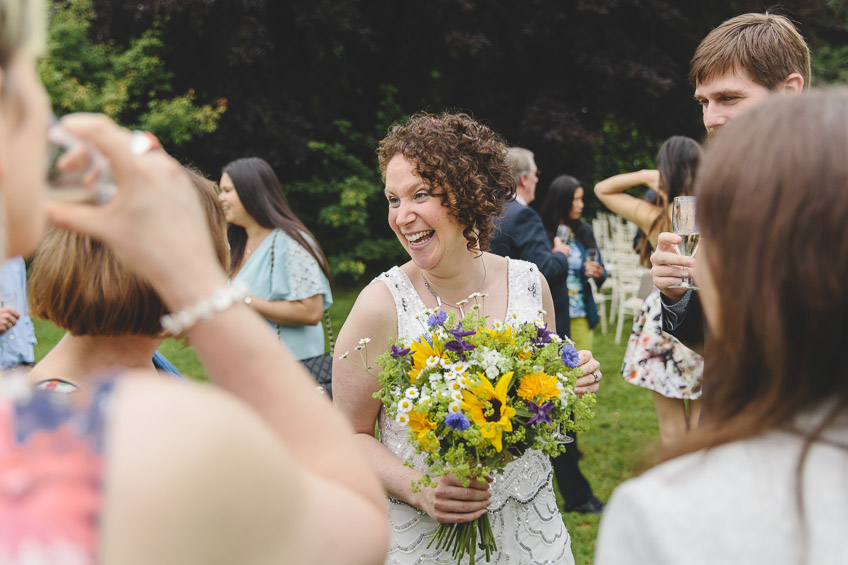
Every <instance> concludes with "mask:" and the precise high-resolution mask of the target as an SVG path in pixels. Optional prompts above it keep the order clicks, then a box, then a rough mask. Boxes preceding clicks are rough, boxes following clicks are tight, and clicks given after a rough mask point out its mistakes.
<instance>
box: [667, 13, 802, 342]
mask: <svg viewBox="0 0 848 565" xmlns="http://www.w3.org/2000/svg"><path fill="white" fill-rule="evenodd" d="M689 80H690V82H691V83H692V86H694V87H695V100H696V101H698V102H699V103H700V104H701V108H702V110H703V116H704V127H705V128H706V130H707V135H708V136H713V135H715V134H716V132H718V131H719V130H720V129H721V127H722V126H724V125H725V124H727V123H728V122H730V121H731V120H732V119H733V118H734V117H736V116H738V115H740V114H742V113H743V112H745V111H747V110H748V109H750V108H752V107H753V106H754V105H756V104H757V103H758V102H760V101H762V100H763V99H765V98H766V97H767V96H769V95H770V94H772V93H787V94H792V93H799V92H801V91H802V90H803V89H804V88H806V87H808V86H809V83H810V50H809V48H808V47H807V43H806V42H805V41H804V38H803V37H802V36H801V35H800V34H799V33H798V31H797V30H796V29H795V26H794V25H792V22H791V21H789V19H787V18H786V17H784V16H780V15H776V14H770V13H765V14H759V13H751V14H742V15H740V16H736V17H734V18H731V19H729V20H727V21H725V22H724V23H722V24H721V25H719V26H718V27H717V28H715V29H714V30H712V31H711V32H710V33H709V34H708V35H707V36H706V37H705V38H704V39H703V41H701V43H700V44H699V45H698V48H697V49H696V50H695V55H694V56H693V57H692V61H691V64H690V71H689ZM678 241H679V237H678V236H677V235H675V234H671V233H663V234H660V236H659V241H658V244H657V250H656V251H655V252H654V254H653V255H652V256H651V263H652V265H653V266H652V268H651V274H652V275H653V279H654V285H656V286H657V288H659V289H660V291H662V302H663V312H662V315H663V320H662V322H663V330H664V331H666V332H668V333H669V334H671V335H673V336H675V337H676V338H678V339H679V340H680V341H682V342H683V343H684V344H686V345H687V346H689V347H692V348H693V349H701V348H702V347H703V343H704V318H703V313H702V311H701V303H700V300H699V298H698V295H697V293H693V292H692V291H691V290H683V289H676V288H669V287H671V286H673V285H676V284H678V283H680V280H681V275H682V272H683V267H686V268H688V269H693V268H695V266H696V258H695V257H684V256H682V255H680V254H678V253H677V251H676V247H675V246H676V243H677V242H678Z"/></svg>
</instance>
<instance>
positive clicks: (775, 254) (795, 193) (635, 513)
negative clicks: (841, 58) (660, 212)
mask: <svg viewBox="0 0 848 565" xmlns="http://www.w3.org/2000/svg"><path fill="white" fill-rule="evenodd" d="M846 155H848V90H845V89H844V88H842V89H835V90H831V91H820V92H814V91H813V92H809V93H805V94H799V95H795V96H783V95H772V96H771V97H769V98H768V99H767V100H764V101H762V102H759V103H758V104H757V106H756V107H754V108H752V109H750V110H748V111H746V113H745V114H743V115H741V116H738V117H736V118H734V119H733V121H732V122H731V123H729V124H728V125H727V126H724V127H723V128H722V129H721V131H720V132H719V133H718V134H716V136H715V138H714V139H713V140H712V141H711V142H710V146H709V147H708V148H707V151H706V155H705V157H704V162H703V165H702V167H701V169H700V172H699V174H698V181H697V183H696V184H697V186H696V188H695V193H696V195H697V196H698V224H699V227H700V229H701V242H700V250H699V251H698V254H699V255H700V256H699V258H698V269H697V271H696V272H695V277H696V281H697V285H698V287H699V289H700V290H699V291H698V292H699V293H700V295H701V304H702V305H703V308H704V317H705V318H706V321H707V324H708V325H709V329H710V332H709V336H708V339H707V342H706V344H705V345H706V355H705V358H706V360H707V365H706V368H705V378H706V379H708V380H709V383H710V387H709V400H708V402H709V405H708V406H707V408H708V414H709V418H707V419H706V420H705V421H704V423H703V424H702V425H701V426H700V427H699V429H698V430H697V431H696V432H695V433H693V434H689V435H688V436H686V437H685V438H683V441H681V442H678V443H676V444H674V445H673V446H669V447H668V448H667V449H665V450H664V452H663V454H662V455H663V459H664V460H665V461H664V462H663V463H662V464H660V465H658V466H657V467H655V468H653V469H651V470H650V471H648V472H646V473H644V474H643V475H641V476H640V477H638V478H636V479H633V480H631V481H628V482H626V483H625V484H623V485H621V486H620V487H618V488H617V489H616V491H615V492H614V493H613V496H612V499H611V500H610V503H609V506H608V509H607V512H606V513H605V514H604V519H603V521H602V522H601V528H600V533H599V539H598V551H597V554H596V563H598V564H599V565H610V564H618V563H653V564H656V565H664V564H670V563H683V562H685V563H696V564H697V563H746V564H747V563H769V564H777V565H784V564H785V565H789V564H792V565H796V564H798V565H822V564H825V565H830V564H834V565H835V564H842V563H848V544H846V543H845V539H844V538H845V532H846V531H848V505H846V504H845V500H846V498H848V476H846V473H845V469H846V468H848V365H846V363H845V344H846V343H848V324H846V323H845V320H846V318H848V294H846V292H845V285H846V281H848V230H846V229H845V218H846V217H848V198H846V191H848V159H846V158H845V157H846ZM662 239H663V240H667V239H668V243H670V244H675V243H676V242H677V240H678V239H679V238H678V237H677V236H676V235H674V234H663V237H662ZM664 243H666V241H664Z"/></svg>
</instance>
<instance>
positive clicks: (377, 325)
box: [333, 282, 489, 522]
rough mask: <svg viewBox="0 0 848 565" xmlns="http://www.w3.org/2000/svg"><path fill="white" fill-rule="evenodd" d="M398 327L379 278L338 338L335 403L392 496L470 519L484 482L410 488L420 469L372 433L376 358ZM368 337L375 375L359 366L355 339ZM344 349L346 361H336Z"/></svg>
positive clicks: (448, 518)
mask: <svg viewBox="0 0 848 565" xmlns="http://www.w3.org/2000/svg"><path fill="white" fill-rule="evenodd" d="M397 331H398V330H397V315H396V313H395V305H394V299H393V297H392V295H391V292H390V291H389V289H388V288H387V287H386V285H385V284H383V283H382V282H372V283H371V284H370V285H368V286H367V287H365V289H364V290H363V291H362V292H361V293H360V295H359V297H358V298H357V299H356V303H355V304H354V306H353V309H352V310H351V312H350V314H349V315H348V317H347V320H346V321H345V325H344V326H343V327H342V329H341V331H340V332H339V337H338V339H337V340H336V351H335V360H334V362H333V402H334V403H335V405H336V407H338V408H339V410H340V411H341V412H342V413H343V414H345V415H346V416H347V418H348V420H349V421H350V423H351V424H352V425H353V428H354V431H355V438H356V441H357V443H359V444H360V445H361V446H362V448H363V449H364V451H366V453H368V457H369V458H370V460H371V465H372V467H373V469H374V471H375V472H376V473H377V475H378V476H379V477H380V480H381V481H382V483H383V488H385V490H386V492H387V493H388V494H389V495H390V496H392V497H394V498H397V499H399V500H403V501H404V502H407V503H409V504H411V505H412V506H415V507H416V508H420V509H421V510H424V511H425V512H427V513H428V514H430V516H432V517H433V518H434V519H435V520H437V521H439V522H467V521H470V520H474V519H476V518H478V517H480V516H481V515H482V514H483V513H484V512H485V509H486V507H487V506H488V500H489V493H488V487H487V485H486V484H484V483H477V482H474V483H472V484H471V485H470V486H469V488H465V487H462V486H461V485H460V484H459V483H458V482H457V481H456V480H455V479H453V478H452V477H441V478H440V479H439V486H438V487H436V488H422V489H421V490H420V492H417V493H416V492H413V491H412V482H413V481H417V480H418V479H420V478H421V477H422V473H421V472H419V471H416V470H415V469H412V468H410V467H407V466H406V465H404V464H403V461H401V460H400V459H398V457H397V456H395V454H394V453H392V452H391V451H389V450H388V449H387V448H386V446H384V445H383V444H382V443H380V442H379V441H378V440H377V438H376V437H374V428H375V426H376V424H377V418H378V416H379V413H380V406H381V402H380V401H379V400H377V399H375V398H374V397H373V394H374V393H375V392H376V391H377V390H379V388H380V384H379V382H378V381H377V378H376V376H374V375H376V374H377V373H379V371H380V368H379V366H377V365H376V363H375V359H376V358H377V357H378V356H379V355H380V354H382V353H383V352H385V351H386V350H388V345H389V338H392V337H396V336H397ZM366 337H367V338H370V339H371V342H370V343H369V344H368V346H367V348H365V349H362V350H361V352H362V353H363V354H365V353H366V352H367V357H366V361H367V363H368V366H370V367H372V369H371V371H372V373H373V375H370V374H368V373H366V372H365V371H364V370H363V369H362V368H360V367H361V366H362V360H361V358H360V355H359V354H360V351H356V347H357V345H358V344H359V341H360V340H361V339H363V338H366ZM346 352H347V353H348V359H339V357H340V356H341V355H343V354H344V353H346Z"/></svg>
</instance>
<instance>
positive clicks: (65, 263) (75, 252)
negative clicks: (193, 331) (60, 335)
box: [28, 170, 229, 337]
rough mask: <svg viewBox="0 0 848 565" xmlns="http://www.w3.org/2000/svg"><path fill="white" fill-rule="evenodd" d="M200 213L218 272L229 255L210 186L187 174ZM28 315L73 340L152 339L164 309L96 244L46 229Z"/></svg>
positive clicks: (33, 269)
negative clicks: (83, 337) (204, 218)
mask: <svg viewBox="0 0 848 565" xmlns="http://www.w3.org/2000/svg"><path fill="white" fill-rule="evenodd" d="M187 172H188V174H189V177H190V178H191V180H192V182H193V184H194V187H195V189H196V190H197V193H198V195H199V197H200V200H201V203H202V204H203V209H204V211H205V212H206V216H207V221H208V223H209V230H210V233H211V236H212V243H213V246H214V249H215V253H216V255H217V257H218V261H219V262H220V264H221V267H222V268H226V267H227V263H228V261H229V252H228V250H227V240H226V237H225V236H224V226H225V225H226V221H225V219H224V213H223V211H222V210H221V205H220V203H219V202H218V199H217V197H216V186H215V183H213V182H211V181H209V180H207V179H206V178H204V177H202V176H201V175H199V174H198V173H196V172H194V171H191V170H187ZM28 290H29V302H30V310H31V313H32V314H33V315H34V316H38V317H39V318H43V319H45V320H50V321H51V322H53V323H54V324H56V325H57V326H59V327H60V328H63V329H65V330H67V331H68V332H70V333H71V334H73V335H89V336H124V335H139V336H150V337H153V336H157V335H160V334H161V332H162V328H161V325H160V323H159V318H160V317H161V316H162V315H163V314H167V313H168V310H167V309H166V308H165V305H164V304H163V303H162V301H161V299H160V298H159V295H158V294H157V293H156V291H154V290H153V287H152V286H150V284H149V283H148V282H147V281H146V280H145V279H144V278H143V277H142V276H141V275H139V274H138V273H136V272H135V271H132V270H130V269H128V268H126V266H124V264H123V263H122V262H121V261H120V260H119V259H118V258H117V257H116V256H115V254H114V253H113V252H112V251H111V250H110V249H109V248H108V247H106V246H105V245H103V244H102V243H100V242H99V241H97V240H95V239H93V238H91V237H88V236H85V235H81V234H78V233H70V232H65V231H61V230H59V229H57V228H55V227H49V228H48V229H47V232H46V233H45V237H44V239H43V240H42V242H41V245H40V246H39V248H38V250H37V251H36V253H35V257H34V258H33V261H32V266H31V269H30V275H29V289H28Z"/></svg>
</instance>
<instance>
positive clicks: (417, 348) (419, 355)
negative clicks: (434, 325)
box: [408, 334, 443, 384]
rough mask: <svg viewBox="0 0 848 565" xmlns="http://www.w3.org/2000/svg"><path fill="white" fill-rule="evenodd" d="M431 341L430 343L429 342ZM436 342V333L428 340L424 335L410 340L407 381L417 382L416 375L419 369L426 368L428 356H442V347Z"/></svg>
mask: <svg viewBox="0 0 848 565" xmlns="http://www.w3.org/2000/svg"><path fill="white" fill-rule="evenodd" d="M431 342H432V343H431ZM435 343H436V334H433V336H432V337H431V338H430V340H429V341H428V340H427V339H426V338H425V337H424V336H421V337H419V338H418V339H417V340H415V341H413V342H412V345H410V346H409V348H410V349H411V350H412V368H411V369H410V370H409V373H408V374H409V382H410V383H412V384H417V383H418V377H419V375H421V371H423V370H424V369H426V368H427V359H429V358H430V357H439V358H441V357H442V352H443V350H442V348H440V347H439V346H438V345H435V346H434V345H433V344H435Z"/></svg>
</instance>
